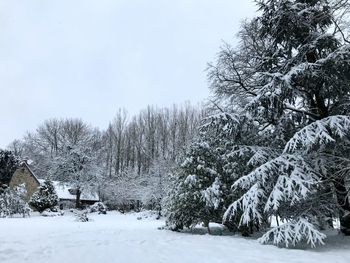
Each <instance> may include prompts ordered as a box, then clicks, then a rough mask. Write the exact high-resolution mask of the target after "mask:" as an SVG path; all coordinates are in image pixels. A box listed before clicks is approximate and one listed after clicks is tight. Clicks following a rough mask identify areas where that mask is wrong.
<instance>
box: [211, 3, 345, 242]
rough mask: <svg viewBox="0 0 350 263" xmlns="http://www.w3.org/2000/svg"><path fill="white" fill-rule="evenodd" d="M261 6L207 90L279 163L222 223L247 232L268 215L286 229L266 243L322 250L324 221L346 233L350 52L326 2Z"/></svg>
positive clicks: (269, 164) (251, 185)
mask: <svg viewBox="0 0 350 263" xmlns="http://www.w3.org/2000/svg"><path fill="white" fill-rule="evenodd" d="M257 4H258V6H259V9H260V11H261V16H260V17H258V18H256V19H253V20H252V21H251V22H246V23H245V24H244V25H243V28H242V31H241V33H240V37H241V45H240V46H239V48H238V50H234V49H232V48H230V47H227V48H225V49H223V50H222V52H221V53H220V55H219V58H218V61H217V63H216V64H215V65H213V66H212V67H211V70H210V78H211V86H212V89H213V91H214V92H215V94H216V96H217V98H218V99H219V100H222V99H224V100H225V102H227V101H229V103H234V104H235V105H236V108H235V109H234V111H235V112H239V113H240V114H242V115H243V116H246V117H248V119H249V120H248V121H250V122H253V123H257V124H258V125H259V127H260V136H261V137H263V138H265V140H266V143H267V145H266V146H268V148H269V149H271V150H273V151H274V152H275V153H278V154H277V156H269V158H268V159H266V160H265V162H263V163H262V164H261V165H260V166H258V167H257V168H255V169H252V170H251V171H250V172H249V173H248V174H247V175H244V176H242V177H241V178H240V179H238V180H237V181H236V182H235V183H234V185H233V187H234V189H237V188H239V189H245V190H246V191H247V192H246V193H245V194H244V195H243V196H242V197H240V198H239V199H238V200H236V201H235V202H233V203H232V204H231V206H230V207H229V209H228V210H227V211H226V214H225V216H224V219H225V220H226V219H228V218H231V217H234V216H235V215H237V213H242V217H241V224H249V223H250V222H251V221H255V220H257V221H258V222H261V220H262V218H264V217H265V216H266V215H270V216H271V215H274V216H277V217H280V218H282V220H283V221H284V222H286V224H284V225H281V226H279V227H277V228H275V229H272V230H271V231H270V232H268V233H267V234H266V235H265V236H264V237H263V238H262V239H261V241H262V242H264V243H265V242H270V241H271V242H273V243H275V244H281V243H283V244H284V245H286V246H288V245H295V244H296V243H298V242H300V241H303V240H305V241H307V242H308V243H309V244H311V245H312V246H313V245H315V244H317V243H322V242H323V239H324V237H325V236H324V235H322V234H321V233H320V232H319V231H318V229H319V227H321V226H324V225H325V222H323V221H325V220H326V219H328V218H329V217H338V216H339V217H340V221H341V227H342V231H343V232H344V233H345V234H349V233H350V220H349V216H348V213H349V212H350V207H349V199H348V194H347V190H348V189H347V186H346V179H347V178H349V174H348V168H347V167H348V164H349V159H348V157H347V156H348V152H349V129H350V125H349V124H350V122H349V121H350V118H349V117H348V114H349V106H350V104H349V96H350V86H349V85H350V81H349V80H350V73H349V72H350V71H349V70H350V63H349V57H350V47H349V46H348V45H347V44H346V41H343V38H342V37H343V36H344V35H342V34H338V33H339V28H338V27H337V25H336V24H335V21H336V18H335V17H334V16H333V14H334V12H335V10H334V6H332V3H330V2H329V1H326V0H324V1H323V0H320V1H316V0H315V1H304V0H262V1H257ZM341 36H342V37H341ZM233 142H234V143H237V147H239V148H246V145H240V144H239V141H237V140H233ZM254 145H255V143H254V144H252V145H251V146H254Z"/></svg>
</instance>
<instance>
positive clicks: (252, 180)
mask: <svg viewBox="0 0 350 263" xmlns="http://www.w3.org/2000/svg"><path fill="white" fill-rule="evenodd" d="M318 180H319V176H318V174H317V173H316V172H315V169H314V168H313V167H312V166H311V165H310V164H309V163H308V162H307V161H306V160H305V159H304V158H303V156H296V155H291V154H283V155H281V156H278V157H277V158H274V159H272V160H270V161H268V162H266V163H264V164H263V165H260V166H259V167H258V168H256V169H255V170H254V171H252V172H251V173H249V174H248V175H246V176H243V177H241V178H240V179H238V180H237V181H236V182H235V183H234V184H233V186H232V188H233V189H237V188H240V189H248V191H247V192H246V193H245V194H243V195H242V196H241V197H240V198H239V199H238V200H236V201H235V202H233V203H232V204H231V205H230V206H229V208H228V209H227V211H226V213H225V216H224V221H225V220H227V219H229V218H233V217H234V216H235V215H236V214H237V213H239V212H242V216H241V224H248V223H249V222H251V221H253V220H258V221H259V222H261V219H262V214H263V213H264V212H273V211H277V210H278V209H279V207H280V205H281V203H282V202H283V203H285V202H289V203H290V205H294V204H295V203H297V202H300V201H301V200H305V199H306V198H307V197H308V195H309V193H310V192H311V191H312V190H313V188H314V187H316V185H317V182H318Z"/></svg>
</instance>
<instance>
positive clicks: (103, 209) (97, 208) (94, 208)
mask: <svg viewBox="0 0 350 263" xmlns="http://www.w3.org/2000/svg"><path fill="white" fill-rule="evenodd" d="M88 211H89V212H90V213H96V212H98V213H99V214H104V215H105V214H107V206H106V205H105V204H104V203H102V202H97V203H95V204H93V205H91V206H90V207H89V208H88Z"/></svg>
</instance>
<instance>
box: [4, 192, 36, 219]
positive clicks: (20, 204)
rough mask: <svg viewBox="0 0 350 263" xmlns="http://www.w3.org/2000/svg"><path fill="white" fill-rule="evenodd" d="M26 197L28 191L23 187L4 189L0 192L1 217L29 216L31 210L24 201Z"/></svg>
mask: <svg viewBox="0 0 350 263" xmlns="http://www.w3.org/2000/svg"><path fill="white" fill-rule="evenodd" d="M25 195H26V190H25V187H24V186H22V185H21V186H18V187H16V188H15V189H11V188H10V187H3V188H2V190H1V191H0V217H8V216H13V215H15V214H19V215H22V216H23V217H26V216H29V213H30V211H31V209H30V208H29V206H28V204H27V203H26V202H25V201H24V200H23V198H24V196H25Z"/></svg>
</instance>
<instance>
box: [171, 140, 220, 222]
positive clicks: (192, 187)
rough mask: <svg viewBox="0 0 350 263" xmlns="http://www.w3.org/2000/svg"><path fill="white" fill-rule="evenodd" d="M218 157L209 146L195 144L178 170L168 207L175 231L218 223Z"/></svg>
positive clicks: (206, 144)
mask: <svg viewBox="0 0 350 263" xmlns="http://www.w3.org/2000/svg"><path fill="white" fill-rule="evenodd" d="M217 157H218V156H217V154H216V153H215V150H214V149H213V148H211V147H210V145H209V144H208V143H207V142H205V141H203V140H200V139H199V140H197V141H194V142H193V143H192V144H191V145H190V147H189V150H188V152H187V154H186V156H185V160H184V161H183V163H182V164H181V167H180V168H179V171H178V174H177V176H176V179H175V186H174V189H173V191H172V192H171V195H170V198H169V204H168V224H169V225H170V226H171V227H173V228H174V229H182V228H183V227H192V226H194V225H196V224H198V223H201V222H203V223H204V224H205V225H206V226H208V224H209V222H210V221H214V222H221V213H220V208H221V206H222V200H221V192H220V188H221V186H220V184H221V182H220V180H219V177H218V169H217V168H218V164H219V163H218V160H217V159H216V158H217Z"/></svg>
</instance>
